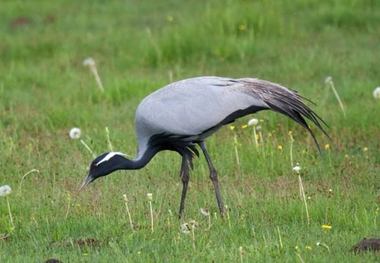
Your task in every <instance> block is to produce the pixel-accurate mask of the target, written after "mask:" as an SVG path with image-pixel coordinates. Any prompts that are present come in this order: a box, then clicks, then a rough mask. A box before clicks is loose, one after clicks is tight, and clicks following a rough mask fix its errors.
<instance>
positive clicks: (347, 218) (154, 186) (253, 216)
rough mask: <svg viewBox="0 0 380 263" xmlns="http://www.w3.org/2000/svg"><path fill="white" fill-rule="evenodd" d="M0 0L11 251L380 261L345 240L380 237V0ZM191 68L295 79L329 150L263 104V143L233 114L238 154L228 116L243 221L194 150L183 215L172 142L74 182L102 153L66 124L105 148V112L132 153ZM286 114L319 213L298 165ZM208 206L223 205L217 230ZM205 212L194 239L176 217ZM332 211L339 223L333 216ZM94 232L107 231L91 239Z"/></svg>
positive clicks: (2, 227) (229, 162)
mask: <svg viewBox="0 0 380 263" xmlns="http://www.w3.org/2000/svg"><path fill="white" fill-rule="evenodd" d="M1 6H2V8H1V9H0V39H1V42H0V58H1V59H0V60H1V63H0V116H1V118H0V145H1V151H0V164H1V168H2V169H1V175H0V185H3V184H9V185H10V186H11V187H12V188H13V192H12V193H11V195H9V198H8V199H9V202H10V207H11V211H12V214H13V218H14V224H15V228H14V229H12V226H11V224H10V221H9V216H8V208H7V202H6V199H5V198H1V199H0V234H1V233H8V234H9V238H8V239H7V240H0V251H1V253H0V261H1V262H31V261H33V262H43V261H44V260H46V259H48V258H58V259H60V260H62V261H63V262H111V261H114V262H153V261H165V262H189V261H192V262H200V261H205V262H211V261H213V262H239V260H240V253H239V247H242V248H243V261H244V262H272V261H274V262H300V261H301V259H300V258H302V260H303V261H305V262H371V261H372V262H375V261H376V260H378V259H379V257H378V255H377V256H376V255H375V254H370V253H369V254H363V255H353V254H352V253H351V252H349V249H350V248H351V247H352V245H353V244H354V243H356V242H357V241H359V240H360V239H362V238H363V237H365V236H377V237H379V236H380V232H379V229H380V221H379V213H380V211H379V209H380V203H379V202H380V199H379V198H380V195H379V194H380V193H379V189H380V183H379V182H380V176H379V175H380V151H379V149H380V142H379V134H380V121H379V112H380V103H379V101H376V100H374V99H373V97H372V90H373V89H374V88H375V87H376V86H379V85H380V84H379V78H378V77H379V76H380V53H379V52H378V36H379V35H380V26H379V25H380V4H379V3H378V1H374V0H372V1H371V0H366V1H354V0H325V1H317V0H312V1H306V0H287V1H276V0H266V1H264V0H262V1H253V2H252V1H227V0H225V1H216V0H214V1H206V2H205V1H195V0H194V1H174V0H168V1H123V2H121V1H107V3H105V2H104V1H81V2H80V3H79V2H78V1H3V2H2V3H1ZM21 17H24V18H26V19H20V18H21ZM22 20H24V23H22V22H20V21H22ZM25 21H26V22H25ZM89 56H91V57H94V58H95V60H96V62H97V66H98V71H99V74H100V77H101V78H102V81H103V84H104V86H105V89H106V91H105V93H104V94H101V93H100V92H99V90H98V89H97V87H96V83H95V81H94V78H93V76H92V75H91V74H90V73H89V70H88V69H87V68H84V67H83V66H82V61H83V59H85V58H86V57H89ZM195 75H221V76H231V77H243V76H255V77H260V78H263V79H268V80H272V81H275V82H279V83H282V84H283V85H285V86H288V87H291V88H294V89H297V90H299V91H300V93H301V94H302V95H304V96H306V97H308V98H311V99H312V100H313V101H315V102H316V103H317V105H316V106H313V108H314V109H315V110H316V111H317V112H318V113H319V115H320V116H322V117H323V118H324V119H325V120H326V122H327V123H328V124H329V126H330V128H329V129H328V131H329V133H330V136H331V138H332V140H331V141H329V140H328V139H327V138H325V137H323V136H322V135H321V134H320V133H319V132H318V138H319V139H320V142H321V144H322V147H323V148H324V147H325V144H330V149H329V150H327V151H325V152H324V153H323V154H322V155H318V153H317V151H316V148H315V146H314V145H313V143H312V141H311V139H310V137H309V136H307V135H306V132H305V131H303V130H302V129H301V128H300V127H298V126H297V125H295V124H294V123H292V122H291V121H290V120H288V119H286V118H284V117H283V116H280V115H278V114H275V113H272V112H261V113H259V114H257V117H258V118H260V119H263V120H264V121H263V122H262V123H261V126H262V133H263V136H264V143H262V144H261V147H260V150H259V151H257V150H256V148H255V145H254V143H253V140H252V139H253V137H252V136H253V135H252V129H242V128H240V127H241V125H243V124H245V122H246V121H247V120H248V119H249V118H244V119H241V120H239V121H238V122H237V123H236V124H235V125H236V126H237V128H236V131H235V132H236V134H237V138H238V142H239V144H238V145H237V147H238V152H239V157H240V163H241V165H240V167H238V166H237V162H236V158H235V152H234V139H233V138H234V132H232V131H231V130H230V129H228V128H224V129H222V130H221V131H220V132H219V133H217V134H216V135H215V136H213V137H212V138H210V139H209V141H208V147H209V149H210V153H211V155H212V157H213V159H214V162H215V165H216V167H217V168H218V171H219V173H220V182H221V185H222V193H223V195H224V198H225V202H226V204H227V205H228V207H229V218H230V219H229V220H227V219H224V220H222V219H221V218H220V217H219V215H218V213H217V207H216V202H215V198H214V192H213V188H212V184H211V182H210V180H209V179H208V172H207V165H206V163H205V160H204V158H200V159H198V160H196V161H195V169H194V171H193V172H192V175H191V179H190V180H191V181H190V189H189V194H188V198H187V206H186V214H185V218H184V220H183V221H179V220H178V219H177V216H176V213H177V209H178V205H179V197H180V191H181V182H180V179H179V166H180V158H179V156H177V155H176V154H175V153H171V152H163V153H160V154H158V155H157V156H156V157H155V158H154V159H153V160H152V162H151V163H150V164H149V165H148V166H147V167H146V168H144V169H143V170H140V171H128V172H117V173H115V174H112V175H110V176H108V177H106V178H104V179H100V180H99V181H96V183H94V184H93V185H91V186H90V187H89V188H88V189H87V190H86V191H84V192H81V193H80V194H77V189H78V186H79V184H80V183H81V181H82V180H83V178H84V176H85V175H86V172H87V167H88V164H89V162H90V161H91V159H92V157H91V155H90V154H89V153H88V152H87V151H86V149H85V148H84V147H83V146H82V145H81V144H80V142H79V141H77V140H70V139H69V138H68V131H69V130H70V128H72V127H74V126H78V127H80V128H81V129H82V132H83V139H84V140H85V141H86V142H87V143H88V144H89V145H90V146H91V147H92V148H93V149H94V151H96V153H101V152H104V151H107V150H108V148H107V140H106V135H105V127H106V126H108V127H109V128H110V131H111V134H110V137H111V141H112V144H113V145H114V147H115V148H116V150H120V151H123V152H126V153H129V154H131V155H133V154H134V152H135V149H136V141H135V134H134V121H133V120H134V111H135V108H136V106H137V104H138V103H139V101H140V100H141V99H142V98H143V97H144V96H146V95H147V94H149V93H150V92H151V91H153V90H155V89H157V88H159V87H161V86H163V85H165V84H167V83H169V82H170V81H171V78H172V80H177V79H182V78H186V77H191V76H195ZM327 76H332V77H333V80H334V83H335V86H336V88H337V89H338V91H339V93H340V96H341V98H342V100H343V103H344V105H345V106H346V111H347V116H346V118H344V117H343V115H342V113H341V111H340V108H339V105H338V103H337V101H336V99H335V98H334V96H333V93H332V92H331V91H329V90H328V89H326V87H325V84H324V79H325V78H326V77H327ZM290 130H291V131H292V132H293V135H294V138H295V142H294V147H293V155H294V160H295V161H296V162H299V163H300V165H301V166H302V168H303V169H302V174H301V175H302V179H303V182H304V188H305V192H306V196H307V197H309V198H308V200H307V202H308V207H309V212H310V218H311V223H310V225H308V224H307V222H306V214H305V209H304V206H303V202H302V200H301V199H300V197H299V188H298V180H297V176H296V175H294V173H293V172H292V167H291V164H290V156H289V151H290V148H289V147H290V142H289V136H288V132H289V131H290ZM278 145H281V146H282V147H283V149H282V150H279V149H278ZM365 147H367V148H368V151H365V150H364V148H365ZM32 169H38V170H39V173H32V174H29V175H28V176H26V177H25V179H24V180H23V183H22V186H21V181H22V180H21V179H22V177H23V175H24V174H25V173H27V172H28V171H30V170H32ZM329 189H331V190H332V192H331V191H329ZM149 192H150V193H153V211H154V221H155V231H154V233H151V230H150V218H149V204H148V201H147V197H146V194H147V193H149ZM123 194H126V195H127V196H128V198H129V200H130V201H129V208H130V210H131V214H132V219H133V221H134V223H135V224H136V228H137V230H136V231H135V232H132V231H131V230H130V227H129V222H128V217H127V215H126V211H125V206H124V201H123ZM200 208H208V209H209V210H210V212H211V215H212V220H211V222H212V226H211V229H208V222H207V218H205V217H204V216H202V215H201V213H200V212H199V209H200ZM191 219H194V220H196V221H197V222H198V223H199V226H198V227H197V228H196V229H195V231H194V236H195V243H193V240H192V235H191V234H183V233H181V232H180V224H181V223H183V222H189V221H190V220H191ZM322 224H330V225H331V226H332V229H331V230H330V231H325V230H323V229H322V228H321V226H322ZM278 230H279V233H280V236H281V244H280V239H279V233H278ZM86 239H93V240H95V241H94V244H93V245H87V246H83V244H82V245H81V244H78V241H79V240H86ZM317 242H322V243H323V244H326V245H327V246H328V247H329V250H327V249H326V248H325V247H323V246H317V245H316V243H317ZM79 243H80V242H79ZM194 246H195V248H194ZM296 247H297V248H296Z"/></svg>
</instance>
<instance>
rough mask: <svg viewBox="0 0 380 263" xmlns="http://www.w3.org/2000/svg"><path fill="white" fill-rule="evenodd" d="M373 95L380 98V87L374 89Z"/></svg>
mask: <svg viewBox="0 0 380 263" xmlns="http://www.w3.org/2000/svg"><path fill="white" fill-rule="evenodd" d="M373 97H374V98H375V99H377V100H380V87H377V88H376V89H374V90H373Z"/></svg>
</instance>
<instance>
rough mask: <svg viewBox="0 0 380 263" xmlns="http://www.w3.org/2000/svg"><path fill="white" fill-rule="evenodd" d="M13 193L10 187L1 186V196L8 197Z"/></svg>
mask: <svg viewBox="0 0 380 263" xmlns="http://www.w3.org/2000/svg"><path fill="white" fill-rule="evenodd" d="M11 192H12V188H11V187H10V186H9V185H2V186H0V196H7V195H9V194H10V193H11Z"/></svg>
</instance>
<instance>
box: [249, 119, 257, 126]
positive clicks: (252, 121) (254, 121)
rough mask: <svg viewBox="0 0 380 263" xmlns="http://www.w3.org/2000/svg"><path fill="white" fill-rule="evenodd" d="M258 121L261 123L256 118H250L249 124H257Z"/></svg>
mask: <svg viewBox="0 0 380 263" xmlns="http://www.w3.org/2000/svg"><path fill="white" fill-rule="evenodd" d="M258 123H259V120H258V119H256V118H253V119H250V120H249V121H248V123H247V124H248V126H256V125H257V124H258Z"/></svg>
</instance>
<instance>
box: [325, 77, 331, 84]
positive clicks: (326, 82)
mask: <svg viewBox="0 0 380 263" xmlns="http://www.w3.org/2000/svg"><path fill="white" fill-rule="evenodd" d="M332 81H333V79H332V77H331V76H327V77H326V78H325V84H326V85H328V84H331V83H332Z"/></svg>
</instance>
